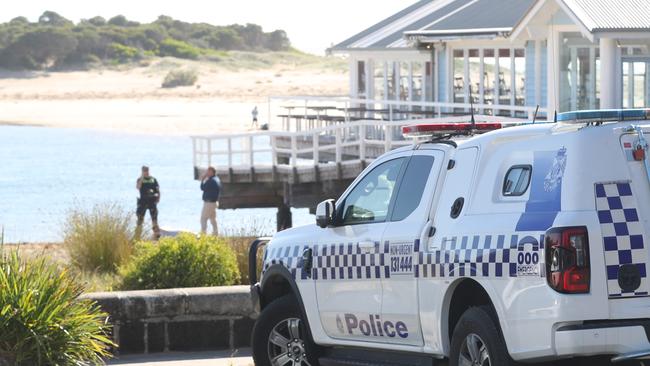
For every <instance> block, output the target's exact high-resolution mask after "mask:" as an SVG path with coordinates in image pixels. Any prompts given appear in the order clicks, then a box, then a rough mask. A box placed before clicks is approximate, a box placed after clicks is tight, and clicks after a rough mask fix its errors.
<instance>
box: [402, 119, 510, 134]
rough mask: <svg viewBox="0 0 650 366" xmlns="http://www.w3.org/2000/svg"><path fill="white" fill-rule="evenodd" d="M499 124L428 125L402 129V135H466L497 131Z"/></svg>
mask: <svg viewBox="0 0 650 366" xmlns="http://www.w3.org/2000/svg"><path fill="white" fill-rule="evenodd" d="M501 127H503V126H502V125H501V123H499V122H480V123H474V124H472V123H465V122H463V123H428V124H420V125H411V126H404V127H402V134H403V135H404V136H406V137H418V136H434V135H468V134H470V133H484V132H488V131H493V130H498V129H500V128H501Z"/></svg>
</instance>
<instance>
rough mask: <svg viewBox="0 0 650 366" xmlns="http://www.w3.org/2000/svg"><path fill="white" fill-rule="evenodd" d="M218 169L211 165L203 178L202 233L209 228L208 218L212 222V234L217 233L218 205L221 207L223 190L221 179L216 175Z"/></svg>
mask: <svg viewBox="0 0 650 366" xmlns="http://www.w3.org/2000/svg"><path fill="white" fill-rule="evenodd" d="M216 174H217V170H216V169H215V168H214V167H209V168H208V170H206V172H205V174H204V175H203V178H202V179H201V190H202V191H203V211H201V234H205V233H206V231H207V229H208V220H210V224H212V234H213V235H217V234H218V230H217V207H219V193H220V192H221V181H220V180H219V177H217V176H216Z"/></svg>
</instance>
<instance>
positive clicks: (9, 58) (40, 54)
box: [0, 28, 77, 69]
mask: <svg viewBox="0 0 650 366" xmlns="http://www.w3.org/2000/svg"><path fill="white" fill-rule="evenodd" d="M76 47H77V40H76V39H75V37H74V36H73V35H72V34H71V32H69V31H65V30H62V29H56V28H42V29H36V30H33V31H30V32H28V33H25V34H23V35H22V36H20V37H19V38H18V39H17V40H16V42H14V43H12V44H11V45H9V46H8V47H7V48H6V49H5V50H4V52H3V53H2V56H0V63H2V64H5V66H8V67H14V68H29V69H43V68H50V67H52V66H56V65H57V64H58V63H59V62H60V61H62V60H64V59H65V58H66V57H67V56H68V55H69V54H70V53H72V51H74V49H75V48H76Z"/></svg>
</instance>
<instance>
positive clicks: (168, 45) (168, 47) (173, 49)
mask: <svg viewBox="0 0 650 366" xmlns="http://www.w3.org/2000/svg"><path fill="white" fill-rule="evenodd" d="M159 54H160V56H171V57H178V58H187V59H190V60H196V59H197V58H199V56H200V55H201V50H200V49H198V48H196V47H194V46H192V45H190V44H188V43H185V42H183V41H177V40H175V39H172V38H167V39H165V40H164V41H162V42H161V43H160V50H159Z"/></svg>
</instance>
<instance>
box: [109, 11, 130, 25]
mask: <svg viewBox="0 0 650 366" xmlns="http://www.w3.org/2000/svg"><path fill="white" fill-rule="evenodd" d="M108 24H110V25H116V26H118V27H126V26H127V24H129V20H128V19H126V17H125V16H124V15H121V14H120V15H116V16H114V17H112V18H111V19H109V20H108Z"/></svg>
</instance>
